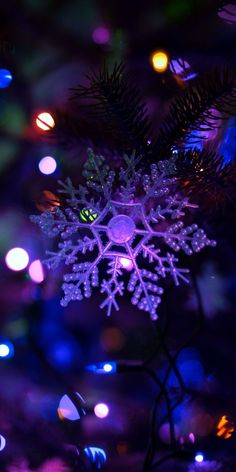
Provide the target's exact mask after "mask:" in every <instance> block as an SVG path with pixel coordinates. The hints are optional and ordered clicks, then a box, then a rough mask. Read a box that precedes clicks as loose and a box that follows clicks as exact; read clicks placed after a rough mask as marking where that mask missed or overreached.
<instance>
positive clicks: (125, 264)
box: [119, 257, 133, 270]
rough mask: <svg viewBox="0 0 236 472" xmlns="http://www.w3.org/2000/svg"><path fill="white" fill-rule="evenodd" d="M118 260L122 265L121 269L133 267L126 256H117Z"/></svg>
mask: <svg viewBox="0 0 236 472" xmlns="http://www.w3.org/2000/svg"><path fill="white" fill-rule="evenodd" d="M119 262H120V264H121V266H122V267H123V269H126V270H132V269H133V263H132V261H131V259H129V258H128V257H119Z"/></svg>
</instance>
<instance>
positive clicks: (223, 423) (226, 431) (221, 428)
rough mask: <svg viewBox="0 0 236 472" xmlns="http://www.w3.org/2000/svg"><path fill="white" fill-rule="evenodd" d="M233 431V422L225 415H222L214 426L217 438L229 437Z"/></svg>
mask: <svg viewBox="0 0 236 472" xmlns="http://www.w3.org/2000/svg"><path fill="white" fill-rule="evenodd" d="M233 432H234V424H233V422H232V421H231V420H230V419H229V418H228V417H227V416H225V415H224V416H222V417H221V418H220V420H219V422H218V424H217V427H216V434H217V436H218V437H219V438H223V439H229V438H231V436H232V434H233Z"/></svg>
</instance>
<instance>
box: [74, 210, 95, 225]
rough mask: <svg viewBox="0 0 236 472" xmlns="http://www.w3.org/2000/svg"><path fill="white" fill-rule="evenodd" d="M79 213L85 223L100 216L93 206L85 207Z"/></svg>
mask: <svg viewBox="0 0 236 472" xmlns="http://www.w3.org/2000/svg"><path fill="white" fill-rule="evenodd" d="M79 214H80V218H81V220H82V221H84V222H85V223H89V222H90V221H91V222H92V221H94V220H96V218H97V217H98V213H96V211H94V210H93V209H92V208H84V209H83V210H81V211H80V213H79Z"/></svg>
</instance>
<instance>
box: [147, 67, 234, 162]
mask: <svg viewBox="0 0 236 472" xmlns="http://www.w3.org/2000/svg"><path fill="white" fill-rule="evenodd" d="M235 106H236V84H235V76H234V74H233V73H232V72H230V71H229V69H228V68H227V67H224V68H223V69H219V68H216V69H215V70H214V71H212V72H210V73H208V74H206V75H205V76H204V77H202V78H197V79H195V80H194V81H192V83H191V84H190V85H189V86H188V88H187V89H186V90H185V92H184V93H182V94H181V95H179V96H178V97H177V98H176V99H175V100H174V101H173V102H172V104H171V106H170V111H169V113H168V115H167V117H166V118H165V120H164V122H163V124H162V126H161V129H160V131H159V135H158V137H157V140H156V143H155V144H154V152H155V155H156V156H157V157H158V159H161V158H163V157H164V158H166V155H167V153H168V152H170V149H171V148H172V147H173V146H174V145H178V146H181V144H182V143H183V141H184V140H186V139H187V138H189V137H190V135H191V139H194V140H195V142H196V141H197V140H198V139H199V137H198V136H197V135H195V136H194V131H195V132H198V131H206V130H212V129H215V128H217V127H218V126H220V120H222V119H225V118H226V117H227V116H229V115H230V114H231V113H232V110H233V107H235ZM214 111H216V113H215V114H214ZM217 112H219V114H218V113H217Z"/></svg>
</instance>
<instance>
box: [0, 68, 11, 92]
mask: <svg viewBox="0 0 236 472" xmlns="http://www.w3.org/2000/svg"><path fill="white" fill-rule="evenodd" d="M11 81H12V75H11V72H10V71H9V70H8V69H0V88H7V87H8V86H9V85H10V83H11Z"/></svg>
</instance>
